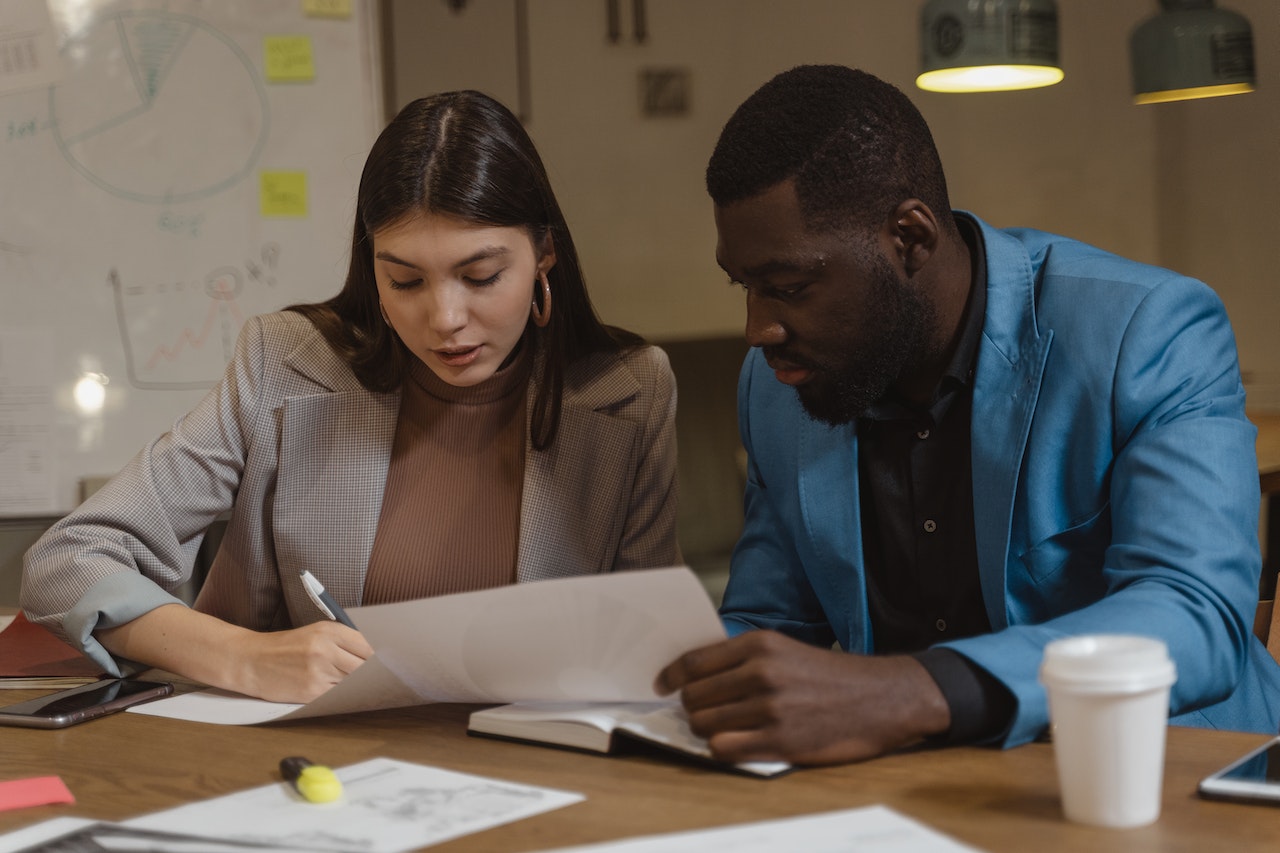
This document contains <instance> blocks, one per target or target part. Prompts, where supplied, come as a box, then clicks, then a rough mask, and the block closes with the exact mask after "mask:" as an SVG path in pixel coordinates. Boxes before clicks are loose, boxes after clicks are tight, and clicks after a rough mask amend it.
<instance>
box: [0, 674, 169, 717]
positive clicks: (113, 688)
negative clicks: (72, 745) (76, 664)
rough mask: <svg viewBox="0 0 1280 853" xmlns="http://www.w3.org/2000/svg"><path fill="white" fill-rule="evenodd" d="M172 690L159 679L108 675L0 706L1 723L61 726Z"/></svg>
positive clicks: (99, 715)
mask: <svg viewBox="0 0 1280 853" xmlns="http://www.w3.org/2000/svg"><path fill="white" fill-rule="evenodd" d="M172 692H173V685H172V684H169V683H167V682H162V681H135V680H133V679H129V678H110V679H107V680H105V681H94V682H92V683H91V684H84V685H81V686H79V687H72V688H71V689H70V690H59V691H58V692H57V693H50V694H48V695H46V696H41V697H40V698H38V699H30V700H28V701H26V702H19V703H18V704H16V705H9V706H6V707H3V708H0V725H5V726H29V727H32V728H37V729H61V728H65V727H66V726H73V725H75V724H76V723H83V722H84V721H85V720H92V719H93V718H95V717H101V716H103V715H105V714H112V713H115V712H116V711H123V710H124V709H125V708H128V707H129V706H130V705H136V704H138V703H139V702H148V701H150V700H152V699H158V698H160V697H161V696H167V695H169V694H170V693H172Z"/></svg>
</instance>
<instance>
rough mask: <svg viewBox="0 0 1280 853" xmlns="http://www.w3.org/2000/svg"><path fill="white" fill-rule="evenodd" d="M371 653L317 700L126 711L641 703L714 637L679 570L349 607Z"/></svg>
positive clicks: (179, 703)
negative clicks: (672, 668)
mask: <svg viewBox="0 0 1280 853" xmlns="http://www.w3.org/2000/svg"><path fill="white" fill-rule="evenodd" d="M347 612H348V615H350V616H351V618H352V620H353V621H354V622H355V623H356V626H357V627H358V628H359V629H360V631H361V633H362V634H364V636H365V639H366V640H368V641H369V644H370V645H371V646H373V648H374V652H375V656H374V657H373V658H370V659H369V660H367V661H365V663H364V665H363V666H361V667H360V668H359V669H357V670H356V671H355V672H353V673H352V674H351V675H349V676H347V678H346V679H344V680H343V681H342V682H340V683H339V684H338V685H336V686H335V687H334V688H333V689H331V690H329V691H328V692H327V693H325V694H324V695H322V696H320V697H319V698H318V699H315V700H313V701H312V702H310V703H308V704H306V705H282V704H279V703H274V702H264V701H261V700H257V699H249V698H247V697H243V696H237V695H235V694H230V693H225V692H220V691H206V692H201V693H187V694H184V695H181V696H175V697H171V698H168V699H161V700H158V701H155V702H148V703H146V704H144V705H137V706H134V707H133V708H130V709H129V710H130V711H131V712H133V713H139V714H149V715H152V716H162V717H174V718H177V719H183V720H193V721H197V722H208V723H225V724H232V725H247V724H253V723H265V722H271V721H274V720H290V719H301V718H303V717H316V716H324V715H328V714H342V713H348V712H352V711H370V710H375V709H379V708H395V707H404V706H406V705H418V704H423V703H426V702H485V703H495V702H535V701H539V702H557V701H570V702H572V701H593V702H594V701H601V702H643V701H652V700H655V699H657V698H658V696H657V694H656V693H655V692H654V689H653V680H654V678H655V677H656V676H657V674H658V672H659V671H661V669H662V668H663V667H664V666H666V665H667V664H668V663H670V662H671V661H673V660H675V658H677V657H679V656H680V655H681V654H683V653H684V652H686V651H688V650H690V649H693V648H696V647H698V646H703V645H707V644H709V643H714V642H716V641H717V640H722V639H724V636H725V634H724V628H723V626H722V625H721V624H720V619H719V617H718V616H717V615H716V612H715V608H714V607H713V606H712V604H711V600H710V598H708V596H707V593H706V590H705V589H704V588H703V586H702V584H701V582H700V581H699V580H698V579H697V577H696V576H695V575H694V574H693V572H692V571H690V570H689V569H688V568H686V567H683V566H681V567H676V568H670V569H650V570H646V571H636V572H620V573H617V574H604V575H588V576H584V577H575V578H564V579H558V580H547V581H538V582H536V583H527V584H516V585H514V586H505V587H498V588H496V589H487V590H480V591H478V592H466V593H460V594H457V595H445V596H439V597H437V598H424V599H419V600H416V601H403V602H399V603H396V604H379V605H373V606H369V607H353V608H350V609H349V610H348V611H347Z"/></svg>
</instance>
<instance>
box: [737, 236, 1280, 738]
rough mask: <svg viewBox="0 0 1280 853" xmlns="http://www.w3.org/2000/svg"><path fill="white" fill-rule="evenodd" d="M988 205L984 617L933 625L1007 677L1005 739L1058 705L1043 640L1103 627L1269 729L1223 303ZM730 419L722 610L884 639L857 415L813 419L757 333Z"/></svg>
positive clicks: (1274, 692) (1278, 709) (865, 647)
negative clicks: (1010, 220) (732, 501)
mask: <svg viewBox="0 0 1280 853" xmlns="http://www.w3.org/2000/svg"><path fill="white" fill-rule="evenodd" d="M978 224H979V226H980V227H981V229H982V234H983V238H984V240H985V242H986V254H987V258H986V261H987V276H988V280H987V309H986V320H985V323H984V326H983V333H982V341H981V343H980V345H979V352H978V357H977V365H976V373H975V378H974V391H973V420H972V453H973V498H974V501H973V503H974V524H975V527H976V534H977V549H978V566H979V572H980V574H981V581H982V593H983V598H984V600H985V602H986V611H987V616H988V618H989V619H990V622H991V627H992V631H991V633H990V634H986V635H982V636H977V637H971V638H967V639H962V640H956V641H953V642H947V643H944V644H942V645H944V646H947V647H950V648H952V649H954V650H955V651H956V652H958V653H960V654H962V655H964V656H965V657H967V658H969V659H970V660H972V661H973V662H975V663H976V664H978V665H979V666H981V667H982V668H984V669H985V670H987V671H988V672H990V673H991V674H992V675H994V676H995V677H996V678H997V679H999V680H1000V681H1001V682H1002V683H1003V684H1004V685H1005V686H1006V687H1008V689H1009V690H1010V692H1011V693H1012V694H1013V696H1014V698H1015V700H1016V704H1017V711H1016V714H1015V717H1014V719H1013V721H1012V723H1011V725H1010V727H1009V728H1008V729H1007V730H1006V731H1005V732H1004V733H1003V735H1002V736H1001V738H1000V743H1002V744H1003V745H1005V746H1012V745H1014V744H1018V743H1022V742H1025V741H1027V740H1030V739H1032V738H1034V737H1035V736H1036V735H1037V734H1039V733H1040V732H1041V731H1042V730H1043V729H1044V728H1045V727H1046V725H1047V724H1048V709H1047V703H1046V698H1045V694H1044V690H1043V688H1042V686H1041V685H1040V684H1039V682H1038V680H1037V670H1038V668H1039V664H1040V659H1041V655H1042V652H1043V649H1044V646H1045V644H1046V643H1048V642H1049V641H1051V640H1053V639H1056V638H1059V637H1064V636H1068V635H1073V634H1084V633H1097V632H1108V633H1133V634H1142V635H1146V636H1152V637H1158V638H1159V639H1161V640H1163V641H1164V642H1165V643H1167V644H1168V647H1169V651H1170V654H1171V656H1172V657H1173V659H1174V662H1175V664H1176V665H1177V672H1178V680H1177V683H1176V684H1175V685H1174V687H1173V690H1172V694H1171V698H1170V710H1171V714H1173V715H1174V717H1173V718H1172V719H1171V722H1173V723H1175V724H1183V725H1197V726H1209V727H1216V728H1229V729H1239V730H1246V731H1258V732H1269V733H1275V732H1276V731H1277V728H1280V666H1277V664H1276V662H1275V660H1273V659H1272V658H1271V656H1270V655H1269V654H1268V653H1267V651H1266V649H1265V648H1264V647H1263V646H1262V645H1261V644H1260V643H1259V642H1258V641H1257V639H1256V638H1254V636H1253V635H1252V631H1251V628H1252V624H1253V614H1254V610H1255V608H1256V606H1257V601H1258V578H1259V573H1260V571H1261V558H1260V554H1259V548H1258V541H1257V525H1258V512H1259V489H1258V471H1257V459H1256V456H1255V452H1254V437H1255V429H1254V427H1253V425H1252V424H1250V423H1249V421H1248V420H1247V419H1246V418H1245V414H1244V403H1245V395H1244V388H1243V386H1242V385H1241V381H1240V372H1239V366H1238V364H1237V360H1236V346H1235V338H1234V336H1233V334H1232V331H1231V326H1230V324H1229V322H1228V320H1227V315H1226V312H1225V310H1224V308H1223V306H1222V303H1221V301H1220V300H1219V299H1218V297H1217V296H1216V295H1215V294H1214V292H1213V291H1212V290H1210V289H1209V288H1208V287H1206V286H1205V285H1204V284H1202V283H1200V282H1197V281H1194V280H1192V279H1189V278H1185V277H1183V276H1180V275H1177V274H1176V273H1173V272H1170V271H1168V270H1163V269H1159V268H1156V267H1151V266H1147V265H1144V264H1139V263H1136V262H1133V261H1129V260H1125V259H1123V258H1120V257H1117V256H1115V255H1111V254H1108V253H1106V252H1103V251H1101V250H1099V249H1096V248H1093V247H1090V246H1087V245H1084V244H1082V243H1079V242H1076V241H1073V240H1068V239H1064V238H1062V237H1057V236H1054V235H1051V234H1045V233H1042V232H1038V231H1032V230H1026V229H1010V230H997V229H993V228H991V227H990V226H988V225H986V224H985V223H982V222H979V223H978ZM738 417H739V428H740V430H741V434H742V441H743V444H744V446H745V448H746V451H747V454H748V458H749V460H750V461H749V472H748V482H747V489H746V497H745V520H744V529H743V534H742V537H741V538H740V540H739V542H738V545H737V547H736V548H735V550H734V554H733V561H732V570H731V573H730V580H729V584H728V587H727V589H726V591H725V598H724V604H723V606H722V608H721V615H722V617H723V619H724V621H725V624H726V627H727V628H728V629H729V631H730V633H731V634H732V633H740V632H742V631H744V630H747V629H750V628H772V629H776V630H779V631H782V632H784V633H787V634H790V635H792V636H795V637H798V638H800V639H803V640H805V641H807V642H811V643H815V644H819V645H830V644H831V643H833V642H838V643H839V645H840V646H841V647H842V648H844V649H846V650H848V651H852V652H860V653H872V652H874V651H875V638H874V637H873V636H872V631H871V624H870V619H869V618H868V613H867V594H866V584H865V577H864V565H863V559H862V538H861V530H860V524H861V522H860V519H861V515H860V512H859V508H858V460H857V454H858V441H857V435H856V428H855V425H848V426H844V427H835V428H833V427H828V426H826V425H824V424H821V423H819V422H817V421H814V420H812V419H811V418H809V417H808V416H807V415H806V414H805V412H804V410H803V409H802V408H801V406H800V403H799V401H798V398H797V396H796V393H795V391H794V390H793V389H791V388H789V387H787V386H785V385H782V384H781V383H779V382H778V381H777V380H776V379H775V378H774V376H773V373H772V371H770V370H769V367H768V365H767V364H766V363H765V361H764V359H763V357H762V356H761V354H760V352H759V350H758V349H753V350H752V351H751V352H750V353H749V354H748V356H747V359H746V361H745V363H744V364H743V368H742V373H741V377H740V379H739V385H738Z"/></svg>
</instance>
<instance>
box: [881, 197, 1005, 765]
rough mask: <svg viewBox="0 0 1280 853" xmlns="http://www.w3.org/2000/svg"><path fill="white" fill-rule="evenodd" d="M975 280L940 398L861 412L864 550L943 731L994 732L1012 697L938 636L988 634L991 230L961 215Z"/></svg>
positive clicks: (886, 633)
mask: <svg viewBox="0 0 1280 853" xmlns="http://www.w3.org/2000/svg"><path fill="white" fill-rule="evenodd" d="M956 224H957V226H958V228H959V229H960V234H961V236H962V237H963V238H964V240H965V242H966V243H967V244H968V246H969V251H970V257H971V259H972V269H971V272H972V281H973V284H972V287H971V288H970V293H969V300H968V304H967V305H966V306H965V313H964V317H963V320H962V322H961V326H960V337H959V340H958V341H957V344H956V348H955V352H954V353H953V355H952V358H951V361H950V363H949V364H948V366H947V369H946V371H945V372H944V373H943V376H942V378H941V379H940V380H939V382H938V385H937V388H936V389H935V391H934V396H933V400H932V402H931V403H930V404H929V406H928V407H927V408H923V409H921V408H917V407H912V406H910V405H908V404H906V403H905V402H903V401H900V400H896V399H893V398H886V399H884V400H881V401H879V402H877V403H876V404H875V405H873V406H872V407H871V408H869V409H868V410H867V411H866V412H865V413H864V414H863V415H862V417H860V418H859V419H858V476H859V491H860V507H861V513H862V543H863V558H864V560H865V563H866V577H867V600H868V605H869V609H870V616H871V626H872V636H873V637H874V642H875V651H876V652H877V653H880V654H886V653H903V652H906V653H918V654H916V658H917V659H918V660H919V661H920V662H921V663H922V664H924V666H925V668H926V669H927V670H928V671H929V673H930V675H932V676H933V678H934V680H935V681H937V683H938V685H939V687H940V688H941V689H942V692H943V695H944V696H945V697H946V700H947V703H948V705H949V706H950V708H951V717H952V725H951V730H950V731H949V732H948V734H947V735H946V736H945V738H944V740H946V741H948V742H962V741H970V740H976V739H980V738H982V737H986V736H990V735H994V734H996V733H998V732H999V731H1000V730H1001V729H1003V728H1004V726H1005V725H1007V723H1008V720H1009V719H1010V718H1011V716H1012V713H1013V705H1012V696H1010V695H1009V693H1008V691H1007V690H1006V689H1005V688H1004V687H1003V686H1002V685H1000V684H999V682H997V681H995V679H994V678H992V677H991V676H990V675H989V674H987V673H986V672H985V671H984V670H982V669H980V668H978V667H977V666H976V665H974V664H972V663H971V662H969V661H968V659H967V658H964V657H963V656H961V655H959V654H956V653H954V652H951V651H950V650H947V649H933V650H928V651H922V650H927V649H929V647H930V646H932V645H934V644H935V643H939V642H942V641H944V640H950V639H958V638H960V637H968V636H973V635H975V634H982V633H987V632H989V631H990V630H991V623H990V621H989V620H988V618H987V612H986V607H985V605H984V603H983V599H982V587H981V582H980V577H979V572H978V552H977V543H976V540H975V536H974V525H973V473H972V469H971V468H970V460H971V457H972V453H971V445H970V435H971V418H972V410H973V377H974V368H975V367H976V365H977V356H978V345H979V343H980V341H981V338H982V325H983V321H984V319H985V316H986V302H987V269H986V257H985V256H986V253H985V248H984V245H983V242H982V233H981V231H979V229H978V226H977V225H976V224H975V223H974V222H973V221H972V220H970V219H968V218H967V217H965V216H963V215H957V217H956Z"/></svg>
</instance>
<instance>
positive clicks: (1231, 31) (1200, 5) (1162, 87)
mask: <svg viewBox="0 0 1280 853" xmlns="http://www.w3.org/2000/svg"><path fill="white" fill-rule="evenodd" d="M1160 6H1161V11H1159V12H1157V13H1156V14H1155V15H1153V16H1152V17H1150V18H1148V19H1147V20H1145V21H1143V22H1142V23H1141V24H1139V25H1138V26H1137V27H1135V28H1134V30H1133V33H1132V34H1131V35H1130V36H1129V61H1130V63H1131V70H1132V73H1133V99H1134V101H1135V102H1136V103H1139V104H1158V103H1161V102H1164V101H1181V100H1187V99H1189V98H1212V97H1216V96H1218V95H1236V94H1240V93H1242V92H1252V91H1253V88H1254V84H1255V82H1256V79H1257V78H1256V75H1255V72H1254V64H1253V31H1252V30H1251V29H1250V27H1249V20H1248V19H1247V18H1245V17H1244V16H1243V15H1239V14H1236V13H1235V12H1231V11H1228V10H1227V9H1219V8H1216V7H1215V6H1214V3H1213V0H1160Z"/></svg>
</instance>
